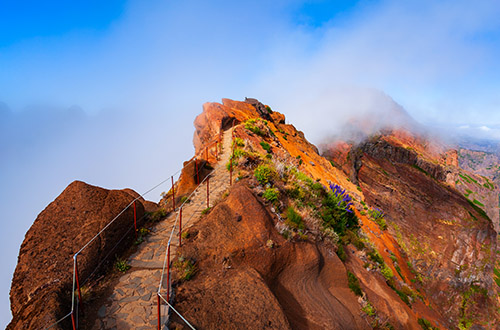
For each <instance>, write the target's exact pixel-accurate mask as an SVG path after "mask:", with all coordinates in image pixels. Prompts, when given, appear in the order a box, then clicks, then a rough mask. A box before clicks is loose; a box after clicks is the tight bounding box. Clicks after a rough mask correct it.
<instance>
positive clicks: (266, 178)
mask: <svg viewBox="0 0 500 330" xmlns="http://www.w3.org/2000/svg"><path fill="white" fill-rule="evenodd" d="M253 174H254V175H255V178H256V179H257V181H259V183H260V184H262V185H265V184H267V183H269V182H270V181H272V180H273V178H275V177H276V171H275V170H274V168H272V167H271V166H269V165H265V164H262V165H259V166H258V167H257V168H256V169H255V171H254V173H253Z"/></svg>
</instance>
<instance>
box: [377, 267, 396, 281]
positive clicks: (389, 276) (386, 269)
mask: <svg viewBox="0 0 500 330" xmlns="http://www.w3.org/2000/svg"><path fill="white" fill-rule="evenodd" d="M380 272H381V273H382V276H384V277H385V279H386V280H387V281H390V280H391V279H392V278H393V277H394V273H393V272H392V270H391V269H390V268H389V267H388V266H387V265H385V264H384V266H383V267H382V269H380Z"/></svg>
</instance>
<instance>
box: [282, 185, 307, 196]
mask: <svg viewBox="0 0 500 330" xmlns="http://www.w3.org/2000/svg"><path fill="white" fill-rule="evenodd" d="M286 193H287V194H288V196H290V197H291V198H293V199H298V200H303V199H304V198H305V196H306V193H305V191H304V189H303V188H302V187H301V186H300V185H299V184H298V183H297V182H293V183H292V188H288V189H287V191H286Z"/></svg>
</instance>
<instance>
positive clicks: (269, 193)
mask: <svg viewBox="0 0 500 330" xmlns="http://www.w3.org/2000/svg"><path fill="white" fill-rule="evenodd" d="M262 197H264V199H265V200H267V201H269V202H271V203H274V202H277V201H278V199H279V190H278V189H276V188H267V189H266V191H264V194H263V195H262Z"/></svg>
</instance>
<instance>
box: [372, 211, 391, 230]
mask: <svg viewBox="0 0 500 330" xmlns="http://www.w3.org/2000/svg"><path fill="white" fill-rule="evenodd" d="M368 215H369V216H370V219H371V220H373V221H375V222H376V223H377V224H378V226H379V227H380V229H382V230H386V229H387V224H386V222H385V219H384V216H385V215H384V212H383V211H381V210H379V209H370V210H368Z"/></svg>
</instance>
